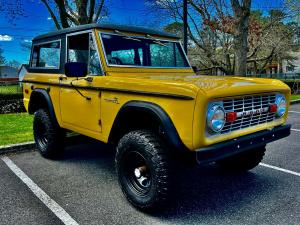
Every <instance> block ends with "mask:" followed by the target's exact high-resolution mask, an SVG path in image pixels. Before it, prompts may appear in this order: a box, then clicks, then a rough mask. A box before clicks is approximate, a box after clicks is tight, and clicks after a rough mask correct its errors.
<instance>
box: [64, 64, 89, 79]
mask: <svg viewBox="0 0 300 225" xmlns="http://www.w3.org/2000/svg"><path fill="white" fill-rule="evenodd" d="M87 71H88V68H87V64H86V63H82V62H68V63H66V64H65V74H66V76H67V77H85V76H86V75H87Z"/></svg>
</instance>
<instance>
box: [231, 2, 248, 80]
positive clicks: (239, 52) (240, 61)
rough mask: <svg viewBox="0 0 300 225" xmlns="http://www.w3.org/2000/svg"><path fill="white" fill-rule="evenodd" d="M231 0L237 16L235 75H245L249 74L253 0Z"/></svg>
mask: <svg viewBox="0 0 300 225" xmlns="http://www.w3.org/2000/svg"><path fill="white" fill-rule="evenodd" d="M242 2H243V3H242V5H241V4H240V3H239V1H238V0H231V4H232V8H233V11H234V14H235V18H236V25H235V35H234V46H235V47H234V50H235V68H234V75H236V76H244V75H246V74H247V53H248V32H249V17H250V9H251V0H244V1H242Z"/></svg>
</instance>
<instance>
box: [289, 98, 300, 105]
mask: <svg viewBox="0 0 300 225" xmlns="http://www.w3.org/2000/svg"><path fill="white" fill-rule="evenodd" d="M297 103H300V99H297V100H293V101H291V103H290V105H295V104H297Z"/></svg>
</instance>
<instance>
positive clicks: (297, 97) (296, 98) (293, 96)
mask: <svg viewBox="0 0 300 225" xmlns="http://www.w3.org/2000/svg"><path fill="white" fill-rule="evenodd" d="M293 100H300V95H292V96H291V101H293Z"/></svg>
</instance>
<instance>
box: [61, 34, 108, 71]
mask: <svg viewBox="0 0 300 225" xmlns="http://www.w3.org/2000/svg"><path fill="white" fill-rule="evenodd" d="M67 43H68V49H67V62H82V63H86V64H87V65H88V70H89V71H88V73H89V74H90V75H101V74H102V71H101V65H100V60H99V57H98V53H97V47H96V45H95V43H94V40H93V37H92V34H91V33H83V34H78V35H72V36H68V37H67Z"/></svg>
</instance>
